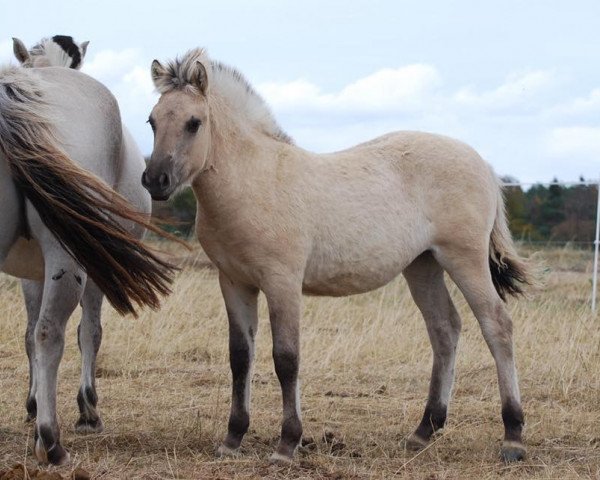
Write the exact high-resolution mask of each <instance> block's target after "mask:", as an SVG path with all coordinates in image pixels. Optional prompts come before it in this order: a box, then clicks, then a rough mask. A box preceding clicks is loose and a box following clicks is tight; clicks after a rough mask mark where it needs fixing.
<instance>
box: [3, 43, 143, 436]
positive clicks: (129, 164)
mask: <svg viewBox="0 0 600 480" xmlns="http://www.w3.org/2000/svg"><path fill="white" fill-rule="evenodd" d="M88 44H89V42H83V43H81V44H78V43H77V42H75V40H74V39H73V37H70V36H67V35H55V36H53V37H51V38H43V39H42V40H40V41H39V42H38V43H36V44H35V45H34V46H33V47H31V49H29V50H28V49H27V47H26V46H25V44H24V43H23V42H22V41H21V40H19V39H18V38H13V51H14V54H15V57H16V58H17V60H18V61H19V62H20V63H21V65H22V66H23V67H66V68H73V69H76V70H79V69H80V68H81V67H82V66H83V59H84V57H85V54H86V51H87V46H88ZM121 168H122V169H123V170H122V171H121V173H120V176H119V183H120V188H118V190H119V191H122V193H123V194H124V195H125V196H126V198H127V199H128V200H129V201H130V202H131V203H132V204H133V205H134V206H135V207H136V209H137V210H138V211H139V212H144V213H148V214H149V213H150V212H151V208H152V202H151V199H150V195H149V194H148V192H147V191H146V190H145V189H144V187H143V186H142V185H141V183H140V182H139V178H140V176H141V174H142V172H143V170H144V168H145V162H144V156H143V155H142V152H141V151H140V150H139V148H138V146H137V145H136V143H135V141H134V140H133V137H132V136H131V134H130V133H129V132H128V130H127V129H126V128H125V127H123V155H122V166H121ZM131 227H132V228H131V233H132V234H133V235H134V236H135V237H136V238H142V236H143V234H144V229H143V228H142V227H141V226H140V225H138V224H132V225H131ZM22 286H23V295H24V297H25V304H26V308H27V332H26V334H25V345H26V349H27V356H28V358H29V394H28V395H27V401H26V404H25V406H26V409H27V421H32V420H34V419H35V416H36V412H37V405H36V401H35V389H36V383H35V375H34V374H33V369H34V361H33V360H34V359H33V355H32V354H33V351H34V345H33V343H34V339H33V332H34V330H35V324H36V322H37V318H38V315H39V309H40V301H41V298H42V293H43V287H44V284H43V282H42V281H40V280H33V279H29V280H28V279H23V280H22ZM103 298H104V295H103V294H102V292H101V291H100V290H99V289H98V287H97V286H96V285H95V284H94V282H93V281H92V280H88V282H87V284H86V286H85V290H84V293H83V298H82V302H81V306H82V317H81V322H80V324H79V328H78V329H77V337H78V338H77V340H78V345H79V349H80V350H81V380H80V386H79V391H78V393H77V405H78V406H79V413H80V415H79V419H78V420H77V422H76V423H75V431H76V432H78V433H99V432H102V430H103V429H104V426H103V424H102V420H101V418H100V415H99V414H98V410H97V403H98V395H97V393H96V356H97V354H98V350H99V349H100V343H101V341H102V323H101V315H100V313H101V307H102V300H103Z"/></svg>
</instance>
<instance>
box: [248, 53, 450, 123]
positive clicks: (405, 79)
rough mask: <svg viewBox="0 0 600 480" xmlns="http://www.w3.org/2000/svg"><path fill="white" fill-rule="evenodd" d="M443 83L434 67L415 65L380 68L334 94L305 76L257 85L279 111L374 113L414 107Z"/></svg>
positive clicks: (405, 109)
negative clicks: (322, 88) (288, 80)
mask: <svg viewBox="0 0 600 480" xmlns="http://www.w3.org/2000/svg"><path fill="white" fill-rule="evenodd" d="M440 85H441V78H440V75H439V73H438V71H437V69H436V68H435V67H433V66H431V65H423V64H415V65H407V66H404V67H400V68H384V69H381V70H378V71H377V72H375V73H373V74H371V75H368V76H366V77H364V78H360V79H358V80H356V81H355V82H353V83H350V84H348V85H347V86H345V87H344V88H342V89H341V90H340V91H338V92H332V93H325V92H322V91H321V89H320V88H319V87H318V86H317V85H315V84H313V83H311V82H309V81H307V80H303V79H299V80H294V81H291V82H287V83H263V84H261V85H259V86H258V87H257V88H258V90H259V91H260V92H261V94H262V95H263V96H264V97H265V98H266V99H267V101H268V102H269V104H270V105H272V106H273V107H274V108H275V109H276V110H277V111H279V112H286V111H298V110H301V111H308V110H316V111H322V112H324V111H327V112H330V113H349V112H354V113H360V112H363V113H373V112H384V111H385V112H391V111H408V110H414V109H415V108H418V106H419V105H420V104H421V103H422V102H423V101H424V100H425V98H426V96H427V95H429V94H432V93H433V92H434V91H435V90H436V88H437V87H438V86H440Z"/></svg>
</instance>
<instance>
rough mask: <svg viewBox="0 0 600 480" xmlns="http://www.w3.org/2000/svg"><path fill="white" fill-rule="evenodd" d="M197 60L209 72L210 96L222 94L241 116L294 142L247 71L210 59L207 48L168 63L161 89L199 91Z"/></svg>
mask: <svg viewBox="0 0 600 480" xmlns="http://www.w3.org/2000/svg"><path fill="white" fill-rule="evenodd" d="M197 62H201V63H202V65H204V68H205V69H206V74H207V76H208V79H207V80H208V88H209V96H210V95H218V96H219V97H221V98H222V99H223V100H224V101H225V102H226V103H227V104H228V105H229V107H230V108H231V109H232V111H234V112H235V114H236V115H237V116H241V117H244V118H245V119H246V120H247V121H249V122H252V123H254V124H256V125H257V126H258V127H259V129H260V130H262V131H263V132H265V133H266V134H268V135H270V136H271V137H273V138H275V139H277V140H280V141H282V142H285V143H290V144H292V143H293V140H292V138H291V137H290V136H289V135H288V134H287V133H285V131H284V130H283V129H282V128H281V127H280V126H279V124H278V123H277V121H276V120H275V117H274V116H273V113H272V112H271V109H270V108H269V106H268V105H267V103H266V102H265V100H264V99H263V98H262V97H261V96H260V94H259V93H258V92H257V91H256V90H255V89H254V87H252V85H251V84H250V82H248V80H246V78H245V77H244V75H242V73H240V72H239V71H238V70H236V69H235V68H233V67H230V66H228V65H225V64H223V63H221V62H217V61H214V60H210V59H209V57H208V54H207V52H206V50H205V49H203V48H196V49H194V50H190V51H188V52H187V53H186V54H185V55H184V56H183V57H177V58H176V59H175V60H171V61H169V62H168V63H167V65H166V66H165V69H166V70H167V75H166V76H164V77H162V78H160V79H159V80H158V81H157V82H156V89H157V90H158V92H159V93H161V94H163V93H167V92H170V91H172V90H180V89H187V90H189V91H192V92H194V93H199V92H198V90H197V88H196V87H195V86H194V85H193V82H192V79H193V78H195V76H196V75H197V69H198V66H197Z"/></svg>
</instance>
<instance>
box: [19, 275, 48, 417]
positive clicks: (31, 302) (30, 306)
mask: <svg viewBox="0 0 600 480" xmlns="http://www.w3.org/2000/svg"><path fill="white" fill-rule="evenodd" d="M21 287H22V289H23V297H24V298H25V309H26V310H27V331H26V333H25V350H26V352H27V358H28V360H29V393H28V394H27V401H26V403H25V408H26V409H27V418H26V419H25V421H26V422H30V421H32V420H35V417H36V415H37V403H36V401H35V392H36V385H37V380H36V372H35V335H34V334H35V326H36V325H37V321H38V318H39V317H40V308H41V306H42V296H43V293H44V282H38V281H35V280H22V281H21Z"/></svg>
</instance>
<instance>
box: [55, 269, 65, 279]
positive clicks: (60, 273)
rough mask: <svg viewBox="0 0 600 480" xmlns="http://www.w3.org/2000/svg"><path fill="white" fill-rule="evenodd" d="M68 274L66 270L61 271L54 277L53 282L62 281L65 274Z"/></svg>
mask: <svg viewBox="0 0 600 480" xmlns="http://www.w3.org/2000/svg"><path fill="white" fill-rule="evenodd" d="M65 273H67V272H66V271H65V270H64V269H62V268H61V269H60V272H58V273H57V274H56V275H52V280H60V279H61V278H62V277H63V276H64V274H65Z"/></svg>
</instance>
